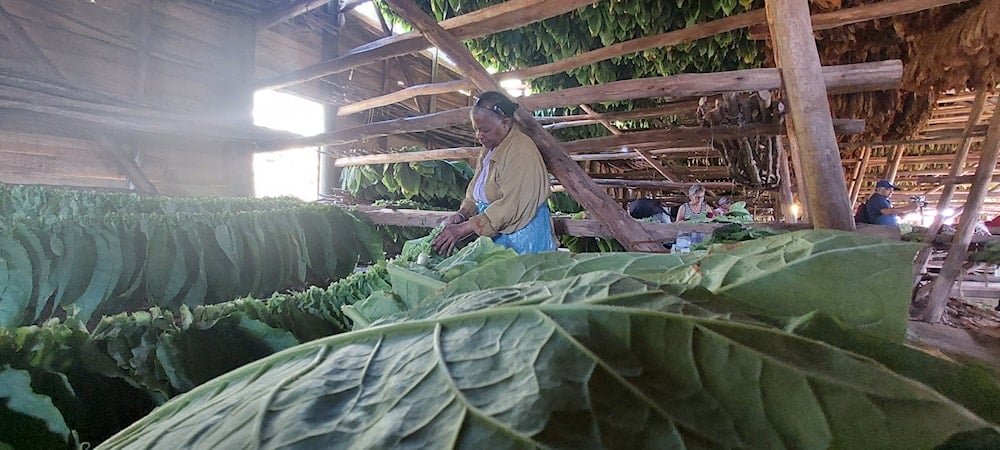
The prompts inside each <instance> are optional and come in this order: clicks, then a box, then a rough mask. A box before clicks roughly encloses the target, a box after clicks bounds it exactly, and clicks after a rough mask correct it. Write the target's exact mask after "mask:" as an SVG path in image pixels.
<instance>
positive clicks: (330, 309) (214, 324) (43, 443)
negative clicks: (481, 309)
mask: <svg viewBox="0 0 1000 450" xmlns="http://www.w3.org/2000/svg"><path fill="white" fill-rule="evenodd" d="M390 289H391V286H390V285H389V275H388V272H387V270H386V268H385V263H384V262H382V263H380V264H377V265H374V266H371V267H369V268H368V270H366V271H364V272H355V273H353V274H351V275H349V276H347V277H345V278H343V279H341V280H339V281H337V282H335V283H332V284H331V285H330V286H328V287H326V288H320V287H315V286H314V287H310V288H309V289H306V290H305V291H302V292H295V293H289V294H275V295H273V296H271V297H270V298H267V299H254V298H241V299H236V300H232V301H229V302H224V303H219V304H214V305H204V306H198V307H197V308H195V309H194V310H191V309H188V308H187V306H185V305H182V306H181V307H180V308H179V310H178V312H177V313H174V312H171V311H170V310H166V309H161V308H158V307H153V308H149V309H148V310H144V311H137V312H134V313H121V314H117V315H113V316H105V317H104V318H102V319H101V321H100V322H99V323H98V324H97V326H96V328H95V329H94V330H93V331H92V332H88V331H87V329H86V327H85V326H84V324H83V323H82V322H81V321H80V320H78V319H76V318H75V315H73V314H71V315H70V318H69V319H66V320H64V321H60V320H58V319H53V320H50V321H47V322H45V323H44V324H41V325H32V326H25V327H19V328H0V380H3V381H4V383H2V384H0V419H2V420H3V422H2V423H3V424H4V426H3V427H0V444H7V445H12V446H13V447H14V448H67V447H74V446H75V444H77V443H81V442H100V441H101V440H103V439H106V438H107V437H109V436H110V435H111V434H113V433H114V432H116V431H119V430H121V429H122V428H124V427H125V426H127V425H128V424H130V423H132V422H134V421H135V420H137V419H138V418H140V417H141V416H143V415H144V414H147V413H149V411H151V410H152V408H153V407H154V406H156V405H158V404H161V403H162V402H164V401H166V400H167V399H168V398H170V397H173V396H175V395H177V394H179V393H182V392H186V391H188V390H190V389H192V388H193V387H195V386H197V385H199V384H202V383H204V382H206V381H208V380H209V379H212V378H214V377H216V376H219V375H222V374H223V373H226V372H228V371H231V370H233V369H236V368H238V367H240V366H242V365H244V364H247V363H250V362H252V361H255V360H258V359H261V358H263V357H266V356H268V355H270V354H273V353H275V352H278V351H280V350H283V349H286V348H289V347H293V346H295V345H298V344H300V343H303V342H307V341H310V340H313V339H318V338H321V337H326V336H330V335H334V334H339V333H342V332H344V331H347V330H349V329H350V328H351V322H350V319H348V318H347V317H346V316H344V315H343V313H342V312H341V307H342V306H344V305H350V304H353V303H356V302H358V301H361V300H363V299H365V298H367V297H368V296H369V295H370V294H372V293H373V292H377V291H381V290H390ZM8 425H11V426H8ZM0 447H2V445H0Z"/></svg>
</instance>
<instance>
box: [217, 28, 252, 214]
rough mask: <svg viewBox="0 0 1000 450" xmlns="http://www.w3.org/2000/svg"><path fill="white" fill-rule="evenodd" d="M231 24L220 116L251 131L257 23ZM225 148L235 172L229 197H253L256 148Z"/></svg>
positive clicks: (232, 144)
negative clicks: (226, 74)
mask: <svg viewBox="0 0 1000 450" xmlns="http://www.w3.org/2000/svg"><path fill="white" fill-rule="evenodd" d="M229 20H230V23H231V25H230V32H229V36H228V38H229V45H228V48H229V51H230V64H229V67H228V68H227V70H228V73H229V79H230V83H229V84H228V90H229V91H228V92H227V95H226V104H225V105H224V106H223V108H222V111H221V116H222V117H224V118H234V119H233V122H234V123H233V125H236V126H244V127H247V128H249V127H252V126H253V94H254V88H253V72H254V67H256V65H255V57H256V56H255V53H256V46H257V33H256V31H255V30H254V22H253V20H252V19H251V18H249V17H244V16H230V18H229ZM225 147H226V148H227V149H228V150H229V153H230V158H229V159H230V165H231V167H232V168H233V170H230V171H228V173H227V175H228V176H229V180H228V181H229V187H230V194H231V195H236V196H246V197H253V195H254V176H253V155H254V152H253V150H254V147H253V145H252V144H250V143H247V142H244V141H235V140H231V141H230V142H229V143H227V144H226V145H225Z"/></svg>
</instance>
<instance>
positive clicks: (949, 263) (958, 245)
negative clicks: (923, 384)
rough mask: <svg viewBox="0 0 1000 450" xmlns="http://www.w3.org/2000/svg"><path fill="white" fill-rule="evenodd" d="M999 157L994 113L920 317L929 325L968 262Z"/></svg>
mask: <svg viewBox="0 0 1000 450" xmlns="http://www.w3.org/2000/svg"><path fill="white" fill-rule="evenodd" d="M998 154H1000V114H994V115H993V117H992V118H991V119H990V126H989V130H988V131H987V133H986V143H985V144H983V150H982V157H981V158H980V161H979V166H978V167H976V174H975V180H974V181H973V183H972V188H971V189H970V190H969V196H968V197H967V198H966V201H965V207H964V208H965V209H964V212H963V213H962V218H961V219H960V220H959V221H958V228H957V230H956V231H955V238H954V240H953V241H952V244H951V248H950V249H949V250H948V257H947V258H945V260H944V265H943V266H942V267H941V272H940V274H938V277H937V278H936V279H935V280H934V281H933V283H932V287H931V292H930V296H929V297H928V299H927V305H926V306H925V307H924V309H923V311H922V312H921V314H920V318H921V319H923V320H925V321H927V322H931V323H937V322H939V321H940V320H941V316H942V315H944V310H945V306H946V305H947V304H948V297H949V296H950V295H949V294H950V293H951V288H952V285H953V284H954V283H955V279H957V278H958V274H959V273H960V272H961V270H962V264H964V263H965V259H966V257H967V255H968V252H969V243H970V242H971V241H972V234H973V230H974V229H975V227H976V222H977V221H978V220H979V211H980V210H981V209H982V207H983V203H984V202H985V199H986V194H987V191H988V190H989V181H990V178H992V176H993V168H994V167H996V163H997V156H998Z"/></svg>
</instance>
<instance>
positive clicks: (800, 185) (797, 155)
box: [782, 117, 812, 222]
mask: <svg viewBox="0 0 1000 450" xmlns="http://www.w3.org/2000/svg"><path fill="white" fill-rule="evenodd" d="M785 124H786V126H787V127H788V128H789V130H788V131H789V133H788V135H789V138H788V146H787V147H785V148H787V149H788V151H789V152H788V153H789V154H790V155H791V157H792V158H791V160H792V167H794V168H795V187H796V188H797V189H796V191H797V193H798V194H799V195H798V197H799V203H801V204H802V208H801V210H800V211H799V216H800V217H802V219H803V220H804V221H806V222H808V221H810V220H811V219H812V218H811V217H810V216H809V211H810V207H809V195H807V193H808V192H809V186H807V185H806V183H805V182H804V181H803V180H802V177H803V175H802V158H801V153H802V152H800V151H799V146H798V145H796V142H795V140H794V139H792V138H791V134H792V133H791V128H792V124H791V118H790V117H788V118H785ZM782 142H784V141H782ZM793 195H794V194H793ZM789 207H791V205H789ZM789 212H791V211H789ZM796 220H798V219H796Z"/></svg>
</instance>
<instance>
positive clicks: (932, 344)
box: [906, 281, 1000, 375]
mask: <svg viewBox="0 0 1000 450" xmlns="http://www.w3.org/2000/svg"><path fill="white" fill-rule="evenodd" d="M998 299H1000V282H992V283H991V282H977V281H962V282H961V289H959V288H956V289H955V290H953V291H952V298H951V299H950V300H949V302H948V308H947V310H946V311H945V315H944V317H943V319H942V321H941V323H938V324H930V323H927V322H920V321H915V320H911V321H910V324H909V327H908V329H907V336H906V341H907V343H908V344H910V345H913V346H915V347H918V348H921V349H923V350H925V351H928V352H930V353H935V354H938V355H939V356H944V357H947V358H950V359H954V360H956V361H960V362H964V363H973V364H978V365H982V366H986V367H988V368H990V369H992V370H993V371H994V372H996V373H997V374H998V375H1000V311H997V310H996V309H995V308H996V307H997V302H998Z"/></svg>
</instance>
